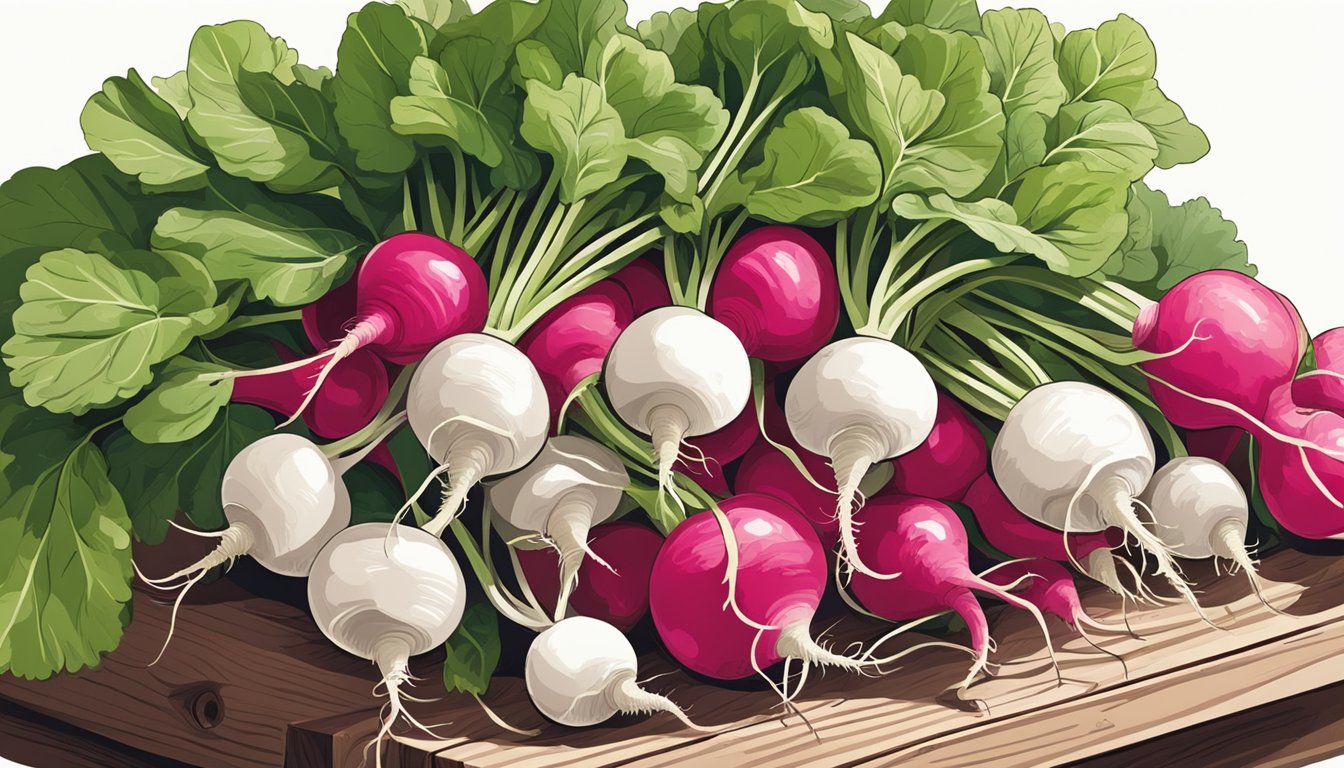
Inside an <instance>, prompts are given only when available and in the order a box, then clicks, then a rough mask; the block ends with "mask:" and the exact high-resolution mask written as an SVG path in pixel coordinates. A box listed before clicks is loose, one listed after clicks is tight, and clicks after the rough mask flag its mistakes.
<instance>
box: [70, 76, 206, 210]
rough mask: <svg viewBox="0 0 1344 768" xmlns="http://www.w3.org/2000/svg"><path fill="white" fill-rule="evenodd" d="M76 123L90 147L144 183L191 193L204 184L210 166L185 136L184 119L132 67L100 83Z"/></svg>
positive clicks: (123, 171) (119, 168) (122, 170)
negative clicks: (123, 75)
mask: <svg viewBox="0 0 1344 768" xmlns="http://www.w3.org/2000/svg"><path fill="white" fill-rule="evenodd" d="M79 124H80V127H81V128H83V130H84V140H85V141H87V142H88V144H89V148H90V149H92V150H94V151H95V152H102V153H103V154H104V155H105V156H107V159H109V160H111V161H112V163H113V164H114V165H116V166H117V168H118V170H120V171H121V172H122V173H125V174H128V175H130V176H135V177H137V178H139V179H140V181H141V183H143V184H147V185H149V186H165V185H173V186H174V187H176V188H178V189H195V188H198V187H200V186H202V185H203V184H204V183H205V171H206V170H207V169H208V168H209V166H208V165H207V164H206V163H205V162H204V161H203V160H202V159H201V158H200V156H199V155H197V153H196V150H195V148H194V147H193V146H192V144H191V140H190V139H188V138H187V132H186V129H185V128H184V127H183V125H182V118H181V117H179V116H178V114H177V111H176V110H175V109H174V108H173V107H172V105H170V104H169V103H168V102H167V101H165V100H163V99H162V98H160V97H159V95H158V94H156V93H154V91H152V90H151V89H150V87H149V86H148V85H145V81H144V80H142V79H140V75H139V74H137V73H136V71H135V70H134V69H132V70H130V71H129V72H127V73H126V77H112V78H108V79H107V80H106V81H104V82H103V90H102V91H100V92H98V93H95V94H94V95H93V96H92V97H90V98H89V101H88V103H87V104H85V105H84V111H83V112H82V113H80V116H79Z"/></svg>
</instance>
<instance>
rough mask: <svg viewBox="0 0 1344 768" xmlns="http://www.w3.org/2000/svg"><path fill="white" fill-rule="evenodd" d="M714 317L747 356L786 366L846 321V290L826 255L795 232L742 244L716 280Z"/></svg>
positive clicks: (769, 230) (766, 233) (784, 230)
mask: <svg viewBox="0 0 1344 768" xmlns="http://www.w3.org/2000/svg"><path fill="white" fill-rule="evenodd" d="M708 311H709V314H710V316H711V317H713V318H714V319H716V320H718V321H719V322H721V323H723V324H724V325H725V326H727V327H728V328H729V329H730V330H732V332H733V333H735V334H736V335H737V337H738V338H739V339H741V340H742V345H743V347H744V348H745V349H746V351H747V354H748V355H749V356H751V357H755V358H759V359H761V360H770V361H775V362H786V361H790V360H799V359H802V358H804V357H807V356H809V355H812V354H814V353H815V352H816V351H817V350H819V349H821V347H822V346H823V345H825V344H826V342H828V341H830V339H831V336H832V335H833V334H834V333H835V327H836V324H837V323H838V322H839V319H840V287H839V285H838V284H837V283H836V277H835V265H834V264H833V263H832V261H831V257H830V255H829V254H827V253H826V249H825V248H823V247H822V246H821V243H818V242H817V241H816V240H815V239H813V238H812V236H811V235H808V234H807V233H806V232H804V231H803V230H801V229H798V228H797V227H785V226H767V227H761V228H760V229H756V230H753V231H752V232H749V233H747V234H745V235H743V236H741V237H739V238H737V239H736V240H735V241H734V242H733V244H732V246H731V247H729V249H728V251H727V253H725V254H724V256H723V261H722V262H721V263H720V264H719V267H718V270H717V271H716V272H715V274H714V282H713V284H712V285H711V287H710V292H709V306H708Z"/></svg>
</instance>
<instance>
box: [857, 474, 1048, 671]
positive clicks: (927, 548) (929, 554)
mask: <svg viewBox="0 0 1344 768" xmlns="http://www.w3.org/2000/svg"><path fill="white" fill-rule="evenodd" d="M854 518H855V522H856V523H858V524H860V525H861V527H860V529H859V534H858V545H859V547H860V549H861V550H862V554H863V555H864V557H865V559H866V560H867V561H868V562H870V563H873V564H874V566H875V567H878V568H883V569H885V570H886V571H889V572H894V573H900V575H901V578H900V581H899V582H897V583H895V584H892V583H890V582H889V581H887V580H885V579H881V578H873V577H871V576H869V575H868V574H866V573H863V572H861V571H860V572H856V573H855V574H853V579H852V581H851V582H850V584H851V588H852V589H853V590H854V596H855V597H856V598H858V600H859V602H860V603H862V605H863V607H864V608H866V609H867V610H869V611H871V612H873V613H874V614H876V615H877V616H880V617H881V618H884V619H887V620H890V621H903V620H910V619H922V618H925V617H929V616H933V615H935V614H938V613H942V612H944V611H948V610H951V611H955V612H956V613H957V615H958V616H960V617H961V618H962V620H963V621H965V622H966V627H967V629H968V630H969V631H970V634H971V650H972V651H973V652H974V653H975V662H974V663H973V664H972V665H971V669H970V671H969V673H968V674H967V675H966V677H965V679H964V680H962V682H961V683H960V684H958V685H957V686H956V688H957V689H958V690H965V689H966V688H967V687H969V686H970V685H971V683H972V682H973V681H974V680H975V677H976V675H978V674H979V673H980V672H981V671H982V670H983V669H984V668H985V666H986V665H987V664H988V663H989V652H990V650H991V647H992V645H993V643H992V641H991V640H990V637H989V622H988V621H987V620H986V619H985V613H984V610H983V609H981V607H980V603H979V602H978V601H977V600H976V599H975V595H974V594H972V590H974V591H978V592H984V593H985V594H988V595H991V596H993V597H996V598H998V599H1000V600H1002V601H1004V602H1005V603H1008V604H1009V605H1011V606H1013V607H1015V608H1021V609H1022V610H1024V611H1027V612H1028V613H1030V614H1031V615H1032V617H1033V618H1035V619H1036V622H1037V623H1038V624H1040V626H1041V632H1042V633H1043V634H1044V635H1045V646H1046V650H1047V651H1049V653H1050V658H1051V660H1052V661H1054V658H1055V650H1054V646H1053V645H1052V644H1051V642H1050V633H1049V631H1048V630H1047V629H1046V627H1045V619H1044V617H1042V616H1041V612H1040V611H1039V610H1038V609H1037V608H1036V606H1034V605H1032V604H1031V603H1029V602H1027V601H1026V600H1023V599H1022V598H1020V597H1017V596H1015V595H1013V594H1011V593H1009V592H1008V591H1007V590H1005V589H1004V588H1001V587H999V586H998V585H996V584H993V583H990V582H989V581H987V580H985V579H984V578H982V577H981V576H977V575H976V574H974V573H972V572H971V566H970V560H969V553H968V550H967V536H966V529H965V527H963V526H962V524H961V520H960V519H959V518H958V517H957V514H956V513H955V512H953V511H952V510H951V509H950V508H949V507H948V506H947V505H946V504H944V503H942V502H940V501H935V500H934V499H922V498H919V497H917V496H903V495H899V494H891V495H880V496H875V497H873V498H872V499H870V500H869V501H868V503H867V504H865V505H864V506H863V507H862V508H860V509H859V510H858V511H857V512H856V513H855V514H854ZM897 631H898V632H899V631H901V630H897ZM892 634H895V633H892ZM888 637H891V635H888ZM886 639H887V638H883V640H886ZM880 642H881V641H879V643H880ZM869 653H871V651H870V652H869ZM1055 666H1056V669H1058V663H1057V662H1056V663H1055Z"/></svg>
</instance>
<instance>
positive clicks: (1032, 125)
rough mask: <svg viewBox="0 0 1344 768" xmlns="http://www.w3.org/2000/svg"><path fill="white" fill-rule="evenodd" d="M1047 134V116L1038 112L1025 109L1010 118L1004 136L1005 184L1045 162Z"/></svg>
mask: <svg viewBox="0 0 1344 768" xmlns="http://www.w3.org/2000/svg"><path fill="white" fill-rule="evenodd" d="M1045 134H1046V124H1045V117H1043V116H1042V115H1040V114H1038V113H1036V112H1028V111H1026V110H1023V111H1020V112H1017V113H1016V114H1014V115H1013V116H1012V117H1010V118H1008V125H1007V127H1006V128H1005V129H1004V137H1003V144H1004V163H1005V170H1006V171H1007V178H1006V180H1005V182H1004V185H1005V186H1006V185H1007V182H1009V181H1012V180H1013V179H1016V178H1017V177H1019V176H1021V175H1022V174H1024V173H1026V172H1027V169H1029V168H1035V167H1036V166H1038V165H1040V164H1041V163H1043V162H1045V155H1046V143H1045Z"/></svg>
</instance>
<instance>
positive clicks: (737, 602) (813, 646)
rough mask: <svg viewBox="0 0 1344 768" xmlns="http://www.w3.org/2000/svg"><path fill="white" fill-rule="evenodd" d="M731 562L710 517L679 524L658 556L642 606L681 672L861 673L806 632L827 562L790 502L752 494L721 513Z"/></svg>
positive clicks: (722, 676) (720, 675) (731, 676)
mask: <svg viewBox="0 0 1344 768" xmlns="http://www.w3.org/2000/svg"><path fill="white" fill-rule="evenodd" d="M719 509H720V510H721V511H722V513H723V515H724V516H725V517H726V519H727V526H728V527H729V528H730V529H731V531H732V540H733V541H734V542H735V547H734V549H733V551H732V554H733V555H734V556H733V557H730V556H729V550H728V548H727V546H726V545H725V541H724V539H725V538H726V535H725V532H724V531H723V529H722V528H721V527H720V525H721V524H720V522H719V519H718V518H716V516H715V513H714V512H713V511H706V512H701V513H698V514H696V515H693V516H691V517H689V518H687V519H686V521H685V522H683V523H681V524H680V525H678V526H677V527H676V529H675V530H673V531H672V534H671V535H670V536H668V537H667V541H666V542H664V543H663V548H662V549H661V550H659V552H658V559H657V560H656V561H655V562H654V564H653V575H652V577H651V578H650V580H649V607H650V609H651V611H652V613H653V622H654V626H655V627H656V628H657V630H658V636H659V637H661V638H662V640H663V644H664V645H666V646H667V650H668V652H669V653H671V654H672V656H673V657H674V658H676V660H677V661H678V662H680V663H681V664H682V666H685V667H686V668H688V669H690V670H692V671H694V672H696V673H698V674H701V675H705V676H707V677H712V678H714V679H716V680H738V679H741V678H745V677H749V676H751V675H752V674H753V673H754V674H760V675H763V674H764V672H763V670H764V669H765V668H766V667H769V666H770V665H772V664H775V663H776V662H779V661H782V660H785V659H797V660H800V661H802V662H803V663H804V667H805V668H806V667H807V666H809V665H812V664H818V665H825V666H836V667H841V668H844V669H851V670H858V669H861V668H862V666H863V665H861V664H860V663H859V662H858V661H856V660H854V659H852V658H849V657H846V656H841V655H839V654H836V653H834V652H832V651H829V650H827V649H825V648H823V647H822V646H821V645H819V644H818V643H817V641H816V640H814V639H812V633H811V628H810V626H809V625H810V624H811V622H812V617H813V615H814V614H815V613H816V610H817V605H818V604H819V603H820V602H821V597H822V595H823V594H824V593H825V591H826V581H827V573H828V569H827V565H826V553H825V550H823V549H822V546H821V541H820V540H819V539H818V538H817V535H816V534H815V533H814V532H813V531H812V527H811V526H810V525H808V523H807V521H806V520H804V519H803V517H802V515H800V514H799V513H798V512H797V511H796V510H794V509H793V508H792V507H790V506H789V505H788V504H787V503H785V502H783V501H781V500H779V499H777V498H774V497H773V496H766V495H764V494H759V493H747V494H740V495H737V496H734V497H732V498H730V499H728V500H727V501H724V502H722V503H720V504H719Z"/></svg>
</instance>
